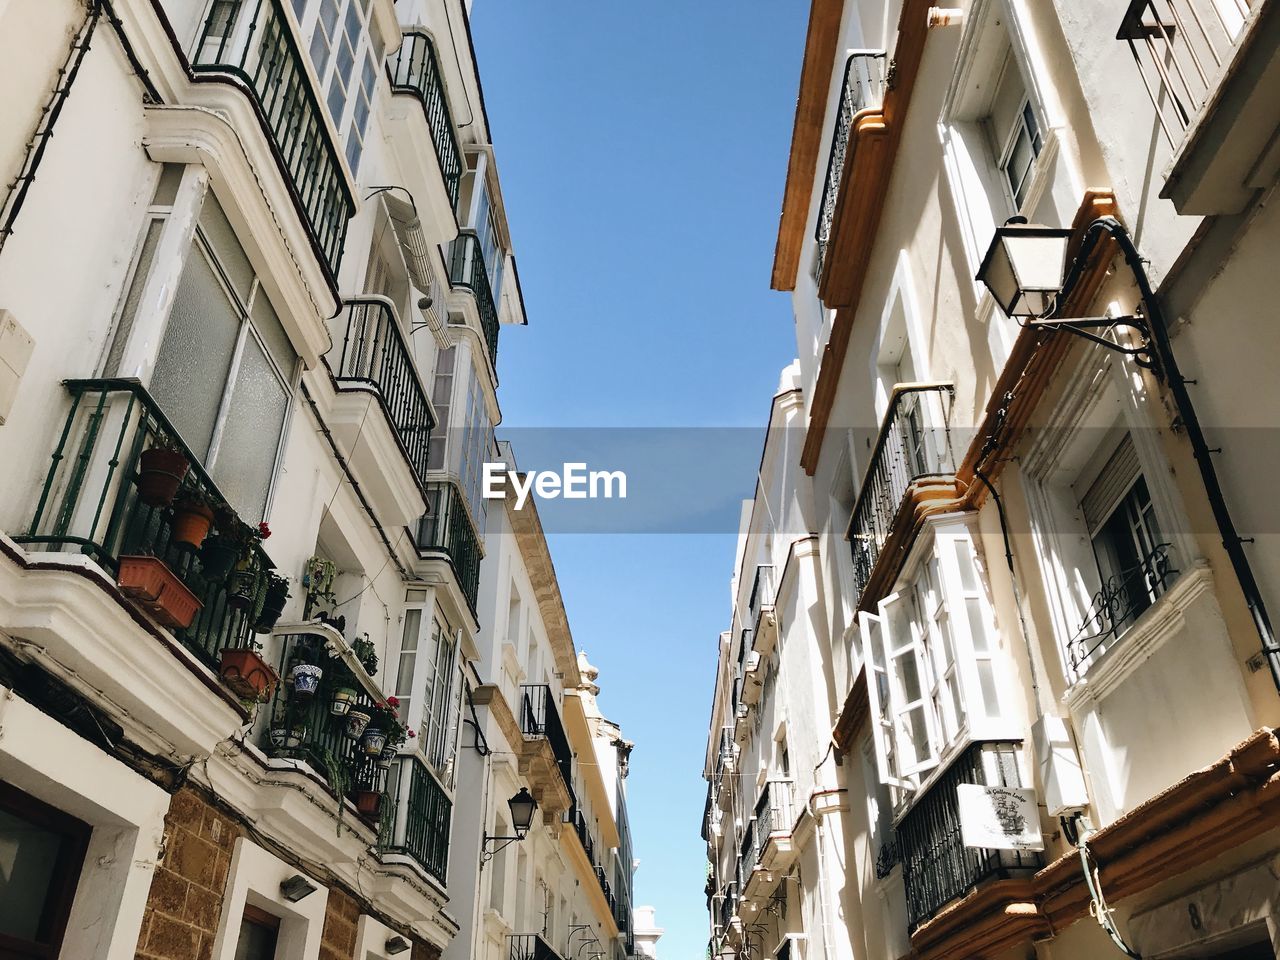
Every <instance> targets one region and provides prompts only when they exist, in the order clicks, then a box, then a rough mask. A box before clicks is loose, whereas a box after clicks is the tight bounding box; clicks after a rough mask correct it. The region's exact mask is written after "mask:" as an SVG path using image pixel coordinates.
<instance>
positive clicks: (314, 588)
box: [302, 557, 338, 620]
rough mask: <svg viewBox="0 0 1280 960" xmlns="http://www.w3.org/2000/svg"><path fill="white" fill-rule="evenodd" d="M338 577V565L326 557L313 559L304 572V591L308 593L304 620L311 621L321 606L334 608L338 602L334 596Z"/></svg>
mask: <svg viewBox="0 0 1280 960" xmlns="http://www.w3.org/2000/svg"><path fill="white" fill-rule="evenodd" d="M337 577H338V565H337V564H335V563H334V562H333V561H332V560H326V559H325V558H324V557H311V558H309V559H308V560H307V565H306V567H305V568H304V570H303V572H302V589H304V590H306V591H307V599H306V604H305V607H304V609H303V611H302V618H303V619H304V620H309V619H311V616H312V614H313V613H314V612H315V611H316V609H317V608H318V607H320V606H322V605H323V606H327V607H332V606H333V605H334V604H335V603H336V602H337V597H335V596H334V595H333V583H334V581H335V580H336V579H337Z"/></svg>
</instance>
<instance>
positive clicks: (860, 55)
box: [814, 50, 885, 280]
mask: <svg viewBox="0 0 1280 960" xmlns="http://www.w3.org/2000/svg"><path fill="white" fill-rule="evenodd" d="M884 61H885V53H884V51H883V50H854V51H852V52H850V54H849V58H848V59H847V60H845V63H844V80H843V82H842V83H841V86H840V108H839V112H838V113H837V114H836V126H835V131H834V132H833V133H832V136H831V153H830V154H829V155H828V157H827V176H826V179H825V180H824V181H823V183H822V202H821V204H819V206H818V222H817V224H816V226H815V228H814V239H815V240H817V242H818V262H817V269H816V270H815V271H814V276H816V277H817V278H819V280H820V279H821V278H822V271H823V269H824V267H825V266H826V256H827V241H828V240H830V239H831V225H832V223H833V222H834V221H835V216H836V200H837V199H838V198H839V196H840V182H841V180H842V179H843V177H844V162H845V158H846V155H847V153H848V151H849V133H850V130H852V128H853V118H854V117H855V116H856V115H857V114H858V112H859V111H862V110H874V109H877V108H878V107H879V106H880V101H881V99H882V98H883V97H884Z"/></svg>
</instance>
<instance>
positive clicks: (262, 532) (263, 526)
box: [258, 520, 271, 540]
mask: <svg viewBox="0 0 1280 960" xmlns="http://www.w3.org/2000/svg"><path fill="white" fill-rule="evenodd" d="M269 536H271V528H270V527H269V526H267V521H265V520H263V521H262V522H261V523H260V524H258V537H259V539H262V540H265V539H267V537H269Z"/></svg>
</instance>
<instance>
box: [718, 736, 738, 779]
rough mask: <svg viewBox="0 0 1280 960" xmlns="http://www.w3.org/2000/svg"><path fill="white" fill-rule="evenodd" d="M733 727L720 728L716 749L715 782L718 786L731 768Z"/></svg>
mask: <svg viewBox="0 0 1280 960" xmlns="http://www.w3.org/2000/svg"><path fill="white" fill-rule="evenodd" d="M733 759H734V758H733V727H723V728H721V730H720V745H719V747H718V748H717V749H716V769H715V782H716V785H717V786H719V785H720V784H721V783H722V782H723V780H724V775H725V774H726V773H728V772H730V771H732V770H733Z"/></svg>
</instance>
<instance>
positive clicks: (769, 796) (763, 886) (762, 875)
mask: <svg viewBox="0 0 1280 960" xmlns="http://www.w3.org/2000/svg"><path fill="white" fill-rule="evenodd" d="M794 791H795V785H794V784H793V783H792V782H791V781H790V780H770V781H768V782H767V783H766V784H765V785H764V787H763V789H761V791H760V796H759V798H758V799H757V800H756V807H755V816H753V817H752V818H751V821H750V823H749V824H748V825H747V827H746V835H745V836H744V838H743V845H742V860H741V867H740V872H741V876H740V878H739V882H740V884H741V889H742V895H743V898H744V899H751V900H759V899H760V898H762V897H765V896H767V895H768V894H769V893H770V892H771V891H772V890H773V888H774V886H775V885H776V882H777V880H778V878H779V877H780V876H782V875H783V874H785V873H786V871H787V869H788V868H790V866H791V864H792V863H793V862H794V861H795V853H796V851H795V847H794V846H793V844H792V842H791V828H792V826H793V825H794V823H795V814H794V812H793V809H792V795H793V793H794Z"/></svg>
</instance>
